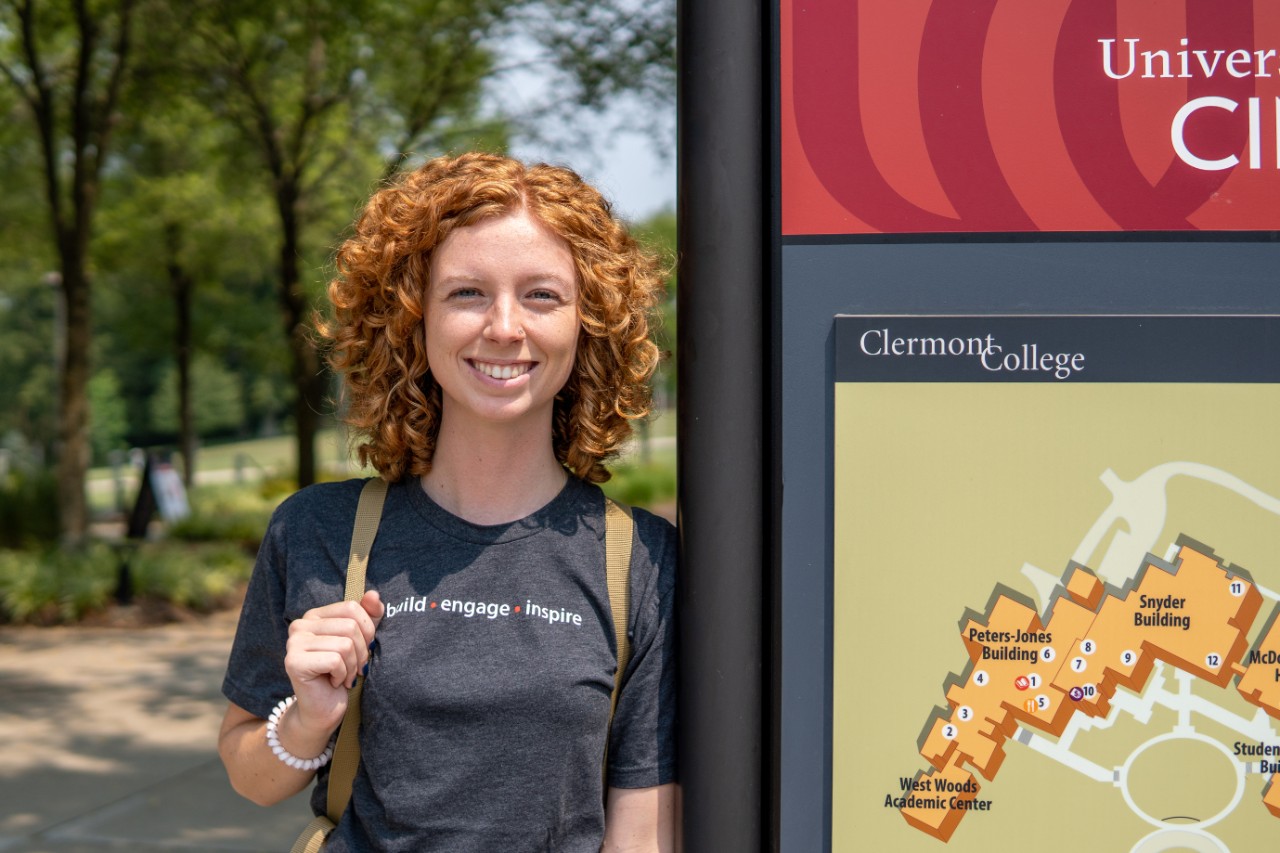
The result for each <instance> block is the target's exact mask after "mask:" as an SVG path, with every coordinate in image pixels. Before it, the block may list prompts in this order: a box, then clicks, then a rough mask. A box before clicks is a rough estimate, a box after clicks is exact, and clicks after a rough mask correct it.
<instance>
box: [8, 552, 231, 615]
mask: <svg viewBox="0 0 1280 853" xmlns="http://www.w3.org/2000/svg"><path fill="white" fill-rule="evenodd" d="M125 563H127V564H128V566H129V572H130V578H131V580H132V583H133V592H134V596H135V598H136V599H142V600H160V601H165V602H169V603H170V604H174V605H177V606H179V607H184V608H188V609H192V610H198V611H203V612H207V611H210V610H213V609H215V608H217V607H220V606H223V605H225V604H226V603H227V602H228V601H230V600H231V599H232V598H233V596H234V594H235V592H236V590H237V588H238V587H239V586H240V585H241V584H242V583H243V582H244V581H245V580H247V579H248V577H249V574H250V572H251V571H252V569H253V559H252V557H250V556H249V555H248V553H247V552H246V551H245V550H244V549H243V548H240V547H239V546H237V545H233V544H228V543H214V544H190V543H177V542H145V543H141V544H138V545H133V544H131V543H130V544H124V545H119V546H115V547H112V546H109V545H107V544H104V543H101V542H98V543H94V544H91V545H89V546H87V547H84V548H79V549H75V550H63V549H56V548H55V549H47V550H38V551H9V550H0V623H2V622H12V623H19V624H21V623H33V624H40V625H52V624H58V623H67V622H75V621H78V620H80V619H83V618H84V617H85V616H86V615H88V614H90V613H92V612H94V611H99V610H102V609H103V608H105V607H106V606H107V605H108V604H110V603H111V602H112V600H113V596H114V595H115V591H116V587H117V585H118V583H119V579H120V570H121V566H122V565H124V564H125Z"/></svg>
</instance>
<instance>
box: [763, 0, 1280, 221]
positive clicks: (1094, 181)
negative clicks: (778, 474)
mask: <svg viewBox="0 0 1280 853" xmlns="http://www.w3.org/2000/svg"><path fill="white" fill-rule="evenodd" d="M781 28H782V40H781V60H782V63H781V64H782V68H781V91H782V111H783V115H782V153H783V156H782V169H783V183H784V186H785V187H786V193H785V196H784V198H783V203H782V229H783V233H784V234H861V233H906V232H1004V231H1182V230H1203V231H1222V230H1227V231H1246V230H1259V229H1262V230H1270V229H1276V228H1280V206H1277V205H1276V203H1275V199H1276V197H1277V195H1280V133H1278V130H1280V4H1277V3H1275V2H1272V0H1244V2H1241V0H1154V2H1152V0H1001V2H995V0H983V2H956V0H946V1H945V2H944V0H934V2H930V0H901V2H896V0H830V2H808V3H806V2H800V0H784V2H783V3H782V16H781Z"/></svg>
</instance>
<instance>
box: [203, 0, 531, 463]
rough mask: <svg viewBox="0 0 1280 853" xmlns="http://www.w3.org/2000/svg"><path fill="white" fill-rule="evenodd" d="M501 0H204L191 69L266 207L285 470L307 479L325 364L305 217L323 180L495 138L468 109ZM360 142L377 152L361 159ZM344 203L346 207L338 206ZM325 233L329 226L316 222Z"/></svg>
mask: <svg viewBox="0 0 1280 853" xmlns="http://www.w3.org/2000/svg"><path fill="white" fill-rule="evenodd" d="M511 5H512V4H511V3H509V2H507V0H416V2H381V3H374V2H364V3H357V2H351V3H337V2H331V3H321V2H315V0H289V2H277V3H261V2H216V3H209V4H207V5H205V6H204V7H202V15H201V18H200V20H199V23H198V26H197V27H196V30H195V32H196V34H197V37H198V39H199V41H200V44H201V46H202V47H201V49H199V50H197V51H195V52H194V53H193V56H196V57H199V63H200V67H201V73H202V74H204V75H205V76H207V78H208V79H209V81H210V83H211V86H212V89H211V93H210V94H211V97H212V98H213V99H215V100H216V104H217V108H218V109H219V110H220V111H221V112H222V114H224V115H225V116H226V117H227V118H228V119H229V120H230V121H231V122H232V123H233V124H234V126H235V127H236V128H237V129H238V131H239V133H240V135H241V139H242V141H243V142H244V143H245V145H246V146H248V147H249V148H250V149H251V150H253V151H254V152H255V154H256V156H257V159H258V162H259V165H260V168H261V172H260V174H261V175H262V176H263V177H264V178H265V179H266V182H267V184H268V186H269V187H270V192H271V197H272V200H273V202H274V205H275V210H276V215H277V217H278V227H279V232H278V234H279V244H278V264H279V266H278V298H279V305H280V312H281V319H282V323H283V327H284V332H285V337H286V339H287V340H288V342H289V348H290V354H291V361H292V380H293V384H294V388H295V393H296V398H295V400H294V426H295V429H296V433H297V439H298V459H297V467H298V482H299V485H300V486H302V485H307V484H308V483H310V482H313V481H314V478H315V447H314V445H315V434H316V432H317V429H318V426H319V416H320V412H321V411H323V410H324V408H325V406H326V400H325V397H326V393H327V390H328V387H329V382H328V377H327V375H326V373H325V371H324V370H323V369H322V362H321V358H320V353H319V352H318V350H317V348H316V346H315V342H314V340H313V335H312V332H311V325H310V320H311V313H312V299H311V294H310V293H309V292H308V287H307V285H308V282H307V281H306V280H305V279H304V277H303V274H302V268H301V266H300V264H301V259H302V258H304V257H305V256H306V254H307V250H308V246H306V245H305V239H306V236H307V228H308V226H314V225H315V223H316V220H317V219H318V218H320V217H321V216H322V213H321V210H322V206H321V201H322V199H323V195H324V192H325V191H326V189H327V188H331V187H332V182H333V181H335V179H342V178H345V179H346V187H347V188H348V189H351V188H357V187H358V188H361V189H363V188H367V187H368V186H369V185H370V183H371V180H372V179H374V178H376V177H377V176H378V175H381V176H382V177H386V176H387V175H390V174H392V173H394V172H395V171H396V170H397V169H398V168H399V167H400V165H401V164H402V163H403V162H404V161H405V160H406V159H407V158H408V157H409V156H411V154H410V152H413V151H415V150H418V149H420V148H426V149H428V150H432V151H435V150H440V149H442V148H444V147H446V146H447V145H448V144H449V143H450V142H454V141H458V140H462V139H476V138H481V139H484V138H486V137H487V138H488V141H489V142H490V143H491V144H492V142H494V141H497V142H498V143H499V144H501V141H502V136H501V134H500V127H498V126H497V125H495V123H493V122H488V121H485V120H483V119H482V118H481V117H480V116H479V114H478V111H477V105H478V103H479V100H480V98H479V95H480V89H481V85H482V83H483V81H484V79H485V78H486V76H487V75H488V74H489V73H490V70H491V68H492V63H491V58H490V55H489V52H488V50H487V49H486V48H485V46H484V45H483V41H482V38H483V36H484V35H485V34H487V33H489V32H491V31H492V30H493V28H494V27H495V26H496V24H497V23H498V22H499V21H500V20H502V18H503V16H504V14H505V13H506V11H507V9H508V8H509V7H510V6H511ZM361 151H367V152H381V153H382V157H381V162H380V163H378V164H377V165H376V166H374V167H373V168H372V169H369V170H368V171H366V172H365V173H364V174H363V175H361V174H360V173H359V170H358V168H353V167H358V166H361V165H366V166H368V165H369V163H368V159H367V158H366V159H364V160H363V162H362V158H361V156H360V154H359V152H361ZM348 209H349V208H348ZM330 233H332V231H330Z"/></svg>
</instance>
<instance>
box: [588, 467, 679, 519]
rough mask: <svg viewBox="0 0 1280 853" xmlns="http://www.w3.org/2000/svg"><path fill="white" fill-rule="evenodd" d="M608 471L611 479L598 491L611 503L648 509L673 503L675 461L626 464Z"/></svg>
mask: <svg viewBox="0 0 1280 853" xmlns="http://www.w3.org/2000/svg"><path fill="white" fill-rule="evenodd" d="M610 470H611V471H612V472H613V477H612V478H611V479H610V480H609V481H608V482H607V483H605V484H604V485H603V486H602V487H601V488H603V489H604V493H605V494H606V495H608V496H609V497H611V498H613V499H614V500H618V501H622V502H623V503H625V504H631V505H632V506H639V507H645V508H648V507H652V506H654V505H656V504H661V503H667V502H670V501H674V500H675V499H676V468H675V461H674V459H661V460H655V461H652V462H625V463H623V464H621V465H617V466H613V467H611V468H610Z"/></svg>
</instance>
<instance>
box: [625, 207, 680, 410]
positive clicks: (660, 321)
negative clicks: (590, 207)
mask: <svg viewBox="0 0 1280 853" xmlns="http://www.w3.org/2000/svg"><path fill="white" fill-rule="evenodd" d="M632 230H633V232H634V233H635V235H636V239H637V240H639V241H640V242H641V243H643V244H644V245H646V246H648V247H649V248H651V249H652V250H654V251H656V252H658V253H659V255H660V256H661V257H662V258H664V259H665V260H666V263H667V268H668V270H669V275H668V277H667V292H666V293H665V294H664V295H663V298H662V302H661V303H660V304H659V305H658V316H657V319H656V321H655V324H654V328H653V339H654V342H655V343H657V345H658V349H660V350H662V363H661V364H660V365H659V367H658V376H657V377H656V379H655V381H654V388H655V391H656V392H657V396H658V402H659V404H662V403H663V402H666V403H667V404H669V405H670V404H674V402H675V399H676V283H677V282H676V251H677V245H678V244H677V237H676V214H675V211H672V210H662V211H658V212H657V213H655V214H653V215H652V216H650V217H649V218H648V219H646V220H644V221H643V222H638V223H636V225H635V226H634V227H633V229H632Z"/></svg>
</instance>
